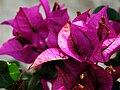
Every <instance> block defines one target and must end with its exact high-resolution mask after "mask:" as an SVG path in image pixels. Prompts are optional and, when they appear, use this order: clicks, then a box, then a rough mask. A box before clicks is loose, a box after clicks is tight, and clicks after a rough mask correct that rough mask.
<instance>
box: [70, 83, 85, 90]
mask: <svg viewBox="0 0 120 90" xmlns="http://www.w3.org/2000/svg"><path fill="white" fill-rule="evenodd" d="M72 90H85V87H84V86H83V85H81V84H77V85H76V86H75V87H74V88H73V89H72Z"/></svg>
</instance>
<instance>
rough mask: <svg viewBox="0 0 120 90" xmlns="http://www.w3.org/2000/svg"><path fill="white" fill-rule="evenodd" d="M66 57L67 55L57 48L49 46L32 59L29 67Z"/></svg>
mask: <svg viewBox="0 0 120 90" xmlns="http://www.w3.org/2000/svg"><path fill="white" fill-rule="evenodd" d="M64 59H68V57H67V56H66V55H65V54H63V52H62V51H61V50H60V49H58V48H49V49H47V50H45V51H43V52H42V53H41V54H40V55H39V56H38V57H37V58H36V60H35V61H34V63H33V64H32V66H31V67H36V66H38V65H41V64H42V63H45V62H48V61H52V60H64Z"/></svg>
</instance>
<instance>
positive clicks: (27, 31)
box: [0, 0, 69, 63]
mask: <svg viewBox="0 0 120 90" xmlns="http://www.w3.org/2000/svg"><path fill="white" fill-rule="evenodd" d="M48 4H49V2H48V0H44V1H42V0H41V3H40V4H39V5H36V6H33V7H30V8H20V10H19V11H18V13H17V15H16V17H15V18H14V19H13V20H8V21H5V22H3V23H2V24H8V25H11V26H12V27H13V35H14V38H13V39H10V40H8V41H7V42H6V43H5V44H3V46H2V47H1V48H0V51H1V52H0V54H7V55H11V56H13V57H14V58H15V59H17V60H20V61H22V62H25V63H32V62H33V61H34V60H35V58H36V57H37V56H38V55H39V54H40V53H41V52H42V51H44V50H45V49H47V48H49V47H53V48H54V47H58V44H57V35H58V33H59V31H60V29H61V28H62V27H63V26H64V24H65V23H66V22H67V21H68V19H69V16H68V14H67V10H66V9H60V10H55V11H52V12H51V11H49V9H50V7H49V5H48ZM40 6H43V7H44V10H45V12H47V13H48V12H49V13H50V14H47V13H46V16H47V15H49V16H47V17H46V18H45V19H43V17H42V15H41V13H40V12H39V8H40ZM56 20H57V21H56ZM48 42H49V44H48ZM9 43H11V44H9ZM18 46H19V47H18ZM8 47H9V49H8V50H7V49H6V48H8ZM28 47H29V48H30V49H26V48H28ZM13 52H14V53H13ZM33 53H34V54H33ZM29 56H31V57H32V58H31V57H29Z"/></svg>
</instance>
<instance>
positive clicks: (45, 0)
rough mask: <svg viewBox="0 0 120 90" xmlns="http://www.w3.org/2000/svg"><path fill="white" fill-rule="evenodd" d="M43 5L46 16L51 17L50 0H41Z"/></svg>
mask: <svg viewBox="0 0 120 90" xmlns="http://www.w3.org/2000/svg"><path fill="white" fill-rule="evenodd" d="M40 3H41V5H42V6H43V9H44V11H45V14H46V17H49V14H50V5H49V1H48V0H40Z"/></svg>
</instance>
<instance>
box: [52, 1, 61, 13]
mask: <svg viewBox="0 0 120 90" xmlns="http://www.w3.org/2000/svg"><path fill="white" fill-rule="evenodd" d="M55 10H60V5H59V4H58V3H57V2H55V3H54V6H53V10H52V11H55Z"/></svg>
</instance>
